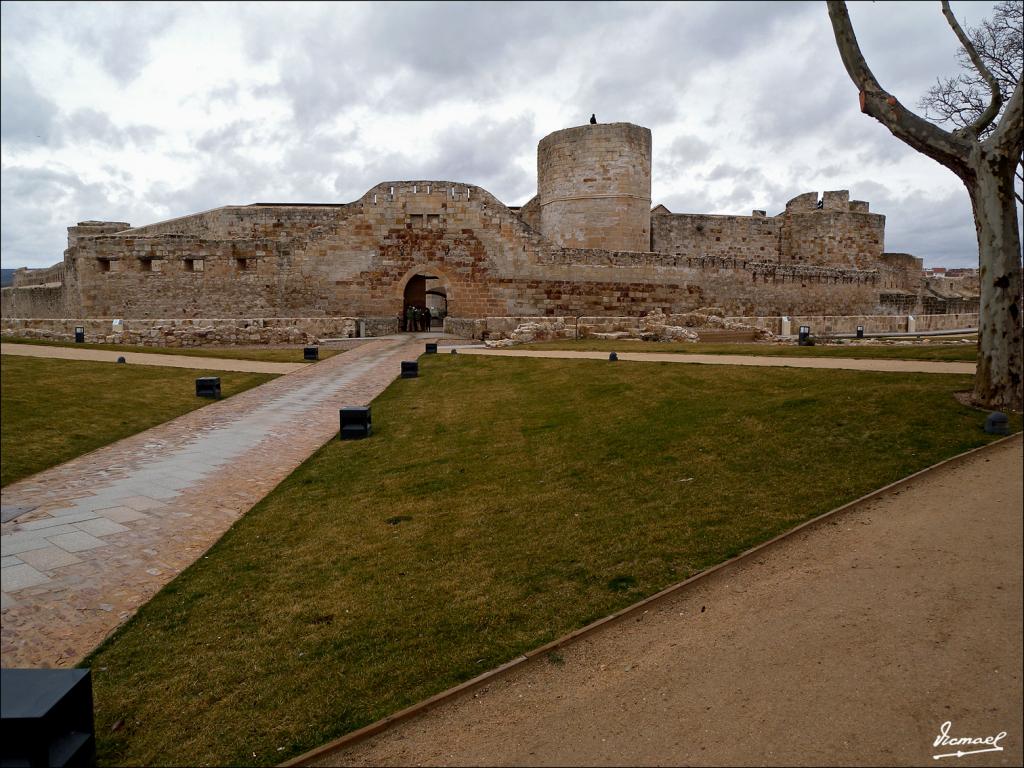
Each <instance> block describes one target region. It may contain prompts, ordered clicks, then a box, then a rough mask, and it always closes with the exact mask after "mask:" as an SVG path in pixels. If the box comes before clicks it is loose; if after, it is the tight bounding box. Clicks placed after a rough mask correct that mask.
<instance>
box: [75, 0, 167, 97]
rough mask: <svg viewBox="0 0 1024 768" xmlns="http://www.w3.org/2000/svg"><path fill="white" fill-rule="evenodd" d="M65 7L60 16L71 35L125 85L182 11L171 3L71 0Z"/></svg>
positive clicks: (129, 81) (147, 61) (118, 81)
mask: <svg viewBox="0 0 1024 768" xmlns="http://www.w3.org/2000/svg"><path fill="white" fill-rule="evenodd" d="M65 8H66V13H62V14H60V19H61V26H62V27H63V28H64V29H66V30H67V35H68V37H69V38H70V39H71V40H72V41H73V42H74V43H75V44H77V46H78V47H79V49H80V50H81V51H82V52H83V54H84V55H87V56H95V57H96V59H97V60H98V61H99V63H100V64H101V66H102V67H103V68H104V69H105V70H106V71H107V73H108V74H109V75H110V76H111V77H113V78H114V80H116V81H117V83H118V84H120V85H122V86H124V85H127V84H129V83H131V82H132V81H133V80H134V79H135V78H136V77H138V75H139V74H140V73H141V72H142V70H143V69H144V68H145V67H146V65H147V64H148V63H149V61H150V59H151V58H152V50H151V42H152V40H153V39H155V38H156V37H157V36H158V35H159V34H160V33H162V32H163V31H164V30H166V29H167V27H169V26H171V24H173V22H174V20H175V19H176V18H177V16H178V15H179V13H180V12H181V7H180V6H176V5H174V4H170V3H102V4H99V3H97V4H95V5H93V4H85V5H82V4H78V3H70V4H68V5H67V6H66V7H65Z"/></svg>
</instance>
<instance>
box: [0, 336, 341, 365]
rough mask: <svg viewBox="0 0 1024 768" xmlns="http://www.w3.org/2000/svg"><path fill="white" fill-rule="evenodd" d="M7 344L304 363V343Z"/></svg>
mask: <svg viewBox="0 0 1024 768" xmlns="http://www.w3.org/2000/svg"><path fill="white" fill-rule="evenodd" d="M0 342H3V343H4V344H41V345H43V346H48V347H74V348H75V349H101V350H105V351H107V352H145V353H147V354H152V355H185V356H187V357H219V358H221V359H222V360H257V361H259V362H261V363H303V362H312V361H307V360H303V359H302V347H288V348H277V347H143V346H139V345H133V344H89V343H86V344H75V343H74V342H73V341H53V340H51V339H25V338H22V337H19V336H0ZM344 351H345V350H343V349H329V348H327V347H320V359H321V360H326V359H327V358H328V357H333V356H334V355H337V354H340V353H341V352H344Z"/></svg>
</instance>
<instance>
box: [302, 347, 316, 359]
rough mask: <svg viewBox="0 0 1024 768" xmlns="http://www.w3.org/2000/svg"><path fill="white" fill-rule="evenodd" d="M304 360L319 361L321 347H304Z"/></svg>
mask: <svg viewBox="0 0 1024 768" xmlns="http://www.w3.org/2000/svg"><path fill="white" fill-rule="evenodd" d="M302 359H303V360H319V359H320V347H303V348H302Z"/></svg>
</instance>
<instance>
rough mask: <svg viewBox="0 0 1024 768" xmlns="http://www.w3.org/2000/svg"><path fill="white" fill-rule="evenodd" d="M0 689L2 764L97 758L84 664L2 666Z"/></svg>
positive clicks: (90, 762)
mask: <svg viewBox="0 0 1024 768" xmlns="http://www.w3.org/2000/svg"><path fill="white" fill-rule="evenodd" d="M0 689H2V690H0V692H2V696H0V702H2V703H0V734H2V736H3V738H2V739H0V764H2V765H25V766H32V768H36V766H39V767H40V768H45V767H46V766H72V765H82V766H86V765H95V764H96V729H95V724H94V719H93V703H92V676H91V673H90V671H89V670H88V669H4V670H0Z"/></svg>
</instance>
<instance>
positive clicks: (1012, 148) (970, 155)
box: [828, 0, 1024, 411]
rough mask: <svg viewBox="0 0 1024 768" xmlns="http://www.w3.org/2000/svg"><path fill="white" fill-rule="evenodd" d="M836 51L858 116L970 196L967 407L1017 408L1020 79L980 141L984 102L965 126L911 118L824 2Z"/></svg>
mask: <svg viewBox="0 0 1024 768" xmlns="http://www.w3.org/2000/svg"><path fill="white" fill-rule="evenodd" d="M942 12H943V14H944V15H945V16H946V19H947V21H948V22H949V24H950V26H951V27H952V28H953V31H954V32H955V33H956V35H957V37H958V38H959V39H960V42H961V44H962V45H963V46H964V49H965V50H966V52H967V53H968V54H969V55H970V58H971V61H972V62H973V64H974V66H975V67H976V68H977V69H978V72H979V73H980V74H981V75H982V77H983V78H984V79H985V80H986V81H987V82H989V84H990V85H992V83H993V78H992V74H991V72H989V71H988V69H987V68H986V67H985V64H984V62H982V61H981V59H980V57H979V56H978V52H977V51H976V50H975V49H974V47H973V45H972V44H971V42H970V40H969V39H967V37H966V35H964V34H963V30H962V29H961V28H960V25H959V24H958V23H957V21H956V19H955V18H954V17H953V12H952V11H951V10H950V8H949V3H948V0H943V3H942ZM828 14H829V18H830V19H831V20H832V30H833V32H835V36H836V46H837V47H838V48H839V55H840V57H841V58H842V60H843V65H844V66H845V67H846V71H847V74H849V75H850V79H851V80H853V82H854V84H855V85H856V86H857V87H858V88H859V89H860V108H861V111H862V112H864V113H866V114H868V115H871V117H873V118H875V119H876V120H878V121H879V122H880V123H882V125H884V126H885V127H886V128H888V129H889V131H890V132H891V133H892V134H893V136H895V137H896V138H898V139H899V140H900V141H902V142H904V143H905V144H907V145H908V146H910V147H912V148H913V149H916V150H917V151H918V152H920V153H922V154H924V155H927V156H928V157H930V158H932V159H933V160H936V161H937V162H939V163H941V164H942V165H944V166H946V167H947V168H949V169H950V170H951V171H953V173H955V174H956V175H957V176H959V177H960V179H961V180H962V181H963V182H964V185H965V186H966V187H967V191H968V193H970V196H971V204H972V206H973V208H974V222H975V228H976V230H977V233H978V261H979V269H978V274H979V278H980V280H979V282H980V287H981V303H980V307H979V309H978V325H979V329H978V371H977V374H976V376H975V385H974V396H973V399H974V402H975V403H977V404H978V405H981V406H984V407H986V408H1004V409H1007V410H1015V411H1019V410H1021V408H1022V400H1024V398H1022V393H1021V388H1022V377H1024V374H1022V367H1021V364H1022V362H1024V360H1022V358H1024V354H1022V350H1021V340H1022V339H1021V337H1022V331H1021V320H1022V318H1021V310H1022V308H1024V304H1022V302H1021V251H1020V232H1019V231H1018V229H1017V209H1016V203H1015V193H1014V189H1013V173H1014V169H1015V168H1016V166H1017V164H1018V163H1019V162H1020V158H1021V153H1022V150H1024V77H1022V78H1021V80H1020V81H1019V82H1018V83H1017V86H1016V87H1015V88H1014V91H1013V95H1012V96H1011V97H1010V100H1009V101H1008V102H1007V104H1006V109H1005V111H1004V112H1003V115H1002V118H1001V119H1000V120H999V123H998V125H996V126H995V128H994V129H993V131H992V133H991V135H990V136H989V137H988V138H987V139H985V140H984V141H981V140H979V138H978V136H979V134H980V133H981V132H983V131H984V130H985V129H986V127H987V126H989V125H990V124H991V123H992V121H993V120H994V119H995V117H996V115H997V114H998V112H999V105H1000V103H1002V97H1001V96H1000V94H999V92H998V88H996V87H993V89H992V100H991V102H990V103H989V106H988V107H987V108H986V109H985V111H984V112H983V113H982V114H981V115H980V116H979V117H978V118H977V119H976V120H975V121H974V122H973V123H971V124H970V125H968V126H965V127H964V128H960V129H958V130H956V131H952V132H950V131H946V130H943V129H942V128H940V127H938V126H937V125H933V124H932V123H929V122H928V121H927V120H924V119H922V118H921V117H918V116H917V115H915V114H914V113H913V112H911V111H910V110H909V109H907V108H906V107H904V106H903V105H902V104H900V102H899V100H898V99H897V98H896V97H895V96H893V95H892V94H891V93H889V92H888V91H886V90H885V89H884V88H882V86H881V85H880V84H879V82H878V80H877V79H876V78H875V76H874V74H872V72H871V69H870V68H869V67H868V63H867V62H866V61H865V60H864V54H863V53H862V52H861V50H860V45H859V44H858V43H857V36H856V35H855V34H854V31H853V24H852V23H851V22H850V15H849V13H848V12H847V10H846V3H845V2H843V1H842V0H828Z"/></svg>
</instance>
